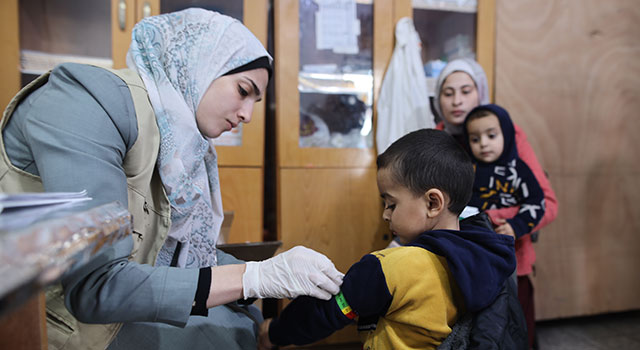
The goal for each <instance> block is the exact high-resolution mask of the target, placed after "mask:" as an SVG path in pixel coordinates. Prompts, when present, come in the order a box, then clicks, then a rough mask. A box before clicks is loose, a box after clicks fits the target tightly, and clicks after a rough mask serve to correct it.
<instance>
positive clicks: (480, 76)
mask: <svg viewBox="0 0 640 350" xmlns="http://www.w3.org/2000/svg"><path fill="white" fill-rule="evenodd" d="M453 72H465V73H467V74H469V76H470V77H471V79H472V80H473V81H474V82H475V83H476V89H477V90H478V105H485V104H487V103H489V84H488V83H487V76H486V74H484V69H482V66H480V65H479V64H478V62H476V61H474V60H472V59H469V58H460V59H456V60H453V61H451V62H449V63H447V65H446V66H444V68H443V69H442V71H441V72H440V75H438V81H437V82H436V91H435V95H434V101H433V106H434V108H435V110H436V112H437V113H438V116H439V117H440V119H442V122H443V123H444V130H445V131H446V132H447V133H449V134H450V135H462V133H463V132H464V127H463V126H462V125H451V124H450V123H449V122H447V120H446V119H445V118H444V115H443V114H442V109H441V108H440V92H441V91H442V84H444V81H445V80H446V79H447V77H449V75H451V73H453Z"/></svg>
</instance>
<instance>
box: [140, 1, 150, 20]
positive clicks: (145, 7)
mask: <svg viewBox="0 0 640 350" xmlns="http://www.w3.org/2000/svg"><path fill="white" fill-rule="evenodd" d="M149 16H151V5H149V2H148V1H145V2H144V5H142V18H145V17H149Z"/></svg>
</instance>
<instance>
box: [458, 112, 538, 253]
mask: <svg viewBox="0 0 640 350" xmlns="http://www.w3.org/2000/svg"><path fill="white" fill-rule="evenodd" d="M464 125H465V136H466V137H465V140H466V142H467V146H468V148H469V150H470V153H471V154H472V156H473V158H474V160H475V161H474V163H475V168H476V169H475V170H476V171H475V174H476V176H475V181H474V184H473V195H472V196H471V200H470V201H469V206H471V207H476V208H478V209H479V210H480V211H486V210H491V209H500V208H506V207H513V206H520V210H519V211H518V213H517V214H516V215H515V216H514V217H512V218H510V219H506V220H501V221H499V222H494V225H495V226H496V227H495V230H496V232H498V233H500V234H503V235H509V236H512V237H514V238H515V239H518V238H520V237H522V236H523V235H525V234H528V233H531V230H532V229H533V228H534V227H535V226H536V225H537V224H538V222H539V221H540V219H541V218H542V216H543V215H544V193H543V192H542V189H541V188H540V185H539V184H538V181H537V180H536V178H535V176H534V175H533V172H531V169H529V167H528V166H527V165H526V164H525V163H524V162H523V161H522V160H520V158H519V157H518V151H517V150H516V144H515V129H514V127H513V122H512V121H511V118H510V117H509V113H507V111H506V110H505V109H504V108H502V107H500V106H498V105H494V104H487V105H481V106H478V107H476V108H474V109H473V110H472V111H471V112H469V115H468V116H467V119H466V120H465V124H464ZM516 254H517V251H516Z"/></svg>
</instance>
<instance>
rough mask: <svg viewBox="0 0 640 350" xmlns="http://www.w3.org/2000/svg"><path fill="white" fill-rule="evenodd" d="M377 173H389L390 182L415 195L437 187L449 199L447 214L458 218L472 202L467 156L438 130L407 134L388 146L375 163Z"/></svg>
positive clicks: (472, 176) (471, 177)
mask: <svg viewBox="0 0 640 350" xmlns="http://www.w3.org/2000/svg"><path fill="white" fill-rule="evenodd" d="M376 163H377V166H378V170H380V169H385V168H388V169H390V170H391V176H392V178H393V181H395V182H396V183H398V184H400V185H402V186H405V187H407V188H408V189H409V190H410V191H411V192H413V193H414V194H415V195H416V196H421V195H423V194H424V193H425V192H427V191H428V190H429V189H431V188H437V189H439V190H441V191H442V192H444V193H446V194H447V195H448V196H449V200H450V203H449V208H448V209H449V211H451V212H452V213H454V214H456V215H459V214H460V213H461V212H462V210H463V209H464V207H465V206H466V205H467V203H468V202H469V199H471V191H472V186H473V181H474V178H475V175H474V170H473V164H472V163H471V159H470V158H469V156H468V155H467V153H466V152H465V151H464V150H463V149H462V147H461V146H460V145H459V144H458V142H457V141H456V140H455V139H454V138H453V137H452V136H450V135H449V134H447V133H446V132H444V131H441V130H434V129H421V130H417V131H413V132H410V133H408V134H406V135H404V136H402V137H401V138H400V139H398V140H396V141H395V142H394V143H392V144H391V146H389V148H387V149H386V150H385V151H384V152H383V153H382V154H381V155H379V156H378V160H377V162H376Z"/></svg>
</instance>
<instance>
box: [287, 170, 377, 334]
mask: <svg viewBox="0 0 640 350" xmlns="http://www.w3.org/2000/svg"><path fill="white" fill-rule="evenodd" d="M279 183H280V184H281V185H280V189H279V192H280V193H279V197H280V211H279V213H280V214H279V217H278V220H279V224H280V227H281V229H280V230H279V232H280V237H278V238H279V239H281V240H282V242H283V247H282V249H289V248H292V247H294V246H296V245H304V246H307V247H310V248H313V249H314V250H317V251H319V252H321V253H323V254H325V255H327V256H328V257H329V258H330V259H331V260H332V261H333V262H334V264H335V265H336V268H337V269H338V270H340V271H342V272H346V271H347V270H348V269H349V267H350V266H351V265H353V264H354V263H356V262H357V261H358V260H360V258H361V257H362V256H364V255H365V254H368V253H370V252H372V251H374V250H379V249H382V248H384V247H386V246H387V245H388V244H389V241H388V240H385V239H384V236H385V234H388V233H389V229H388V227H387V225H386V224H385V223H384V221H383V220H382V201H381V199H380V195H379V193H378V190H377V188H378V187H377V184H376V170H375V169H369V168H362V169H280V182H279ZM387 239H389V237H388V236H387ZM356 333H357V332H356V330H355V327H347V328H345V329H344V330H342V331H339V332H336V333H335V334H334V335H332V336H331V337H329V338H327V339H326V340H323V341H322V342H321V343H325V344H326V343H344V342H354V341H358V337H357V334H356Z"/></svg>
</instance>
